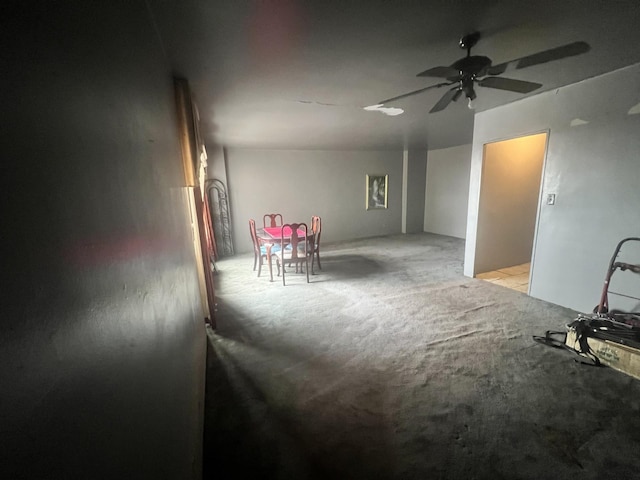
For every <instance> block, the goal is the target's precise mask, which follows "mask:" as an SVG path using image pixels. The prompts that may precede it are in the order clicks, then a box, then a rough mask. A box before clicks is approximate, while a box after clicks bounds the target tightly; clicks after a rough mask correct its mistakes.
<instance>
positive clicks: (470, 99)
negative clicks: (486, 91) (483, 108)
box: [467, 97, 476, 110]
mask: <svg viewBox="0 0 640 480" xmlns="http://www.w3.org/2000/svg"><path fill="white" fill-rule="evenodd" d="M467 107H469V110H475V108H476V102H475V101H474V100H473V98H471V97H469V103H467Z"/></svg>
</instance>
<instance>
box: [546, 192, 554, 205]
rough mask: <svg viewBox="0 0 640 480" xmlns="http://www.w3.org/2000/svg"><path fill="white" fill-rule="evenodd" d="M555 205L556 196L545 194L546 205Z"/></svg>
mask: <svg viewBox="0 0 640 480" xmlns="http://www.w3.org/2000/svg"><path fill="white" fill-rule="evenodd" d="M555 204H556V194H555V193H547V205H555Z"/></svg>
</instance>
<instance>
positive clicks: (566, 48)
mask: <svg viewBox="0 0 640 480" xmlns="http://www.w3.org/2000/svg"><path fill="white" fill-rule="evenodd" d="M589 50H591V46H589V44H588V43H587V42H573V43H568V44H567V45H562V46H560V47H556V48H551V49H549V50H543V51H542V52H538V53H534V54H532V55H527V56H526V57H521V58H516V59H514V60H509V61H508V62H504V63H500V64H498V65H494V66H492V67H490V68H489V71H488V73H489V75H500V74H501V73H504V72H505V70H506V69H507V67H508V66H509V64H511V63H515V62H517V64H516V69H520V68H526V67H531V66H533V65H540V64H542V63H547V62H551V61H554V60H560V59H562V58H567V57H573V56H575V55H580V54H582V53H586V52H588V51H589Z"/></svg>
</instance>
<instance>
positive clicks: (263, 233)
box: [256, 227, 314, 282]
mask: <svg viewBox="0 0 640 480" xmlns="http://www.w3.org/2000/svg"><path fill="white" fill-rule="evenodd" d="M297 232H298V238H305V236H306V237H307V242H308V244H309V245H311V247H312V248H313V240H314V234H313V232H310V231H308V235H305V231H304V230H303V229H300V228H298V229H297ZM283 234H284V235H283ZM256 235H257V237H258V239H260V240H261V241H262V242H263V244H264V246H265V247H266V249H267V263H268V265H269V279H270V281H272V282H273V264H272V262H271V249H272V248H273V246H274V245H280V244H281V242H283V241H284V243H285V244H287V242H289V241H291V228H290V227H285V228H284V232H283V231H282V227H263V228H256Z"/></svg>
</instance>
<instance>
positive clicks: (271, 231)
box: [264, 227, 304, 239]
mask: <svg viewBox="0 0 640 480" xmlns="http://www.w3.org/2000/svg"><path fill="white" fill-rule="evenodd" d="M281 231H282V227H264V232H265V233H266V234H267V235H269V236H270V237H271V238H275V239H280V236H281V233H280V232H281ZM284 236H285V237H290V236H291V229H290V228H289V227H285V229H284ZM298 237H299V238H304V230H300V229H298Z"/></svg>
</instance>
